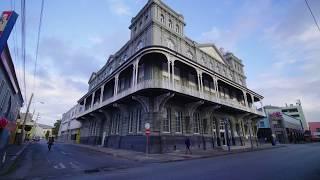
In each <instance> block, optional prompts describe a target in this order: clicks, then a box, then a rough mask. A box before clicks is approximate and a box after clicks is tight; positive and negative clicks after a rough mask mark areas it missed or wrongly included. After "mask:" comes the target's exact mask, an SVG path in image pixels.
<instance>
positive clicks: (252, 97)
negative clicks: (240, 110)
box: [250, 94, 255, 109]
mask: <svg viewBox="0 0 320 180" xmlns="http://www.w3.org/2000/svg"><path fill="white" fill-rule="evenodd" d="M250 95H251V100H252V105H251V106H252V109H255V107H254V96H253V95H252V94H250Z"/></svg>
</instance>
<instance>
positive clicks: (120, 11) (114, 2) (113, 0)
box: [107, 0, 132, 16]
mask: <svg viewBox="0 0 320 180" xmlns="http://www.w3.org/2000/svg"><path fill="white" fill-rule="evenodd" d="M107 3H108V5H109V9H110V10H111V11H112V12H113V13H115V14H117V15H119V16H131V15H132V12H131V9H130V7H129V6H127V5H126V4H125V3H124V2H123V1H122V0H107Z"/></svg>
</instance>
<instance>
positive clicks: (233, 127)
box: [230, 119, 236, 146]
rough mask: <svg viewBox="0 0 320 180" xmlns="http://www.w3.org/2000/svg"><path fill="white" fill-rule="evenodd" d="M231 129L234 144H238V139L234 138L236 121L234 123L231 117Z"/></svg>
mask: <svg viewBox="0 0 320 180" xmlns="http://www.w3.org/2000/svg"><path fill="white" fill-rule="evenodd" d="M230 130H231V141H232V145H233V146H235V145H236V141H235V139H234V130H235V123H234V121H233V120H232V119H230Z"/></svg>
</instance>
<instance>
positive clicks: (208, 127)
mask: <svg viewBox="0 0 320 180" xmlns="http://www.w3.org/2000/svg"><path fill="white" fill-rule="evenodd" d="M184 27H185V22H184V18H183V16H182V15H181V14H178V13H176V12H175V11H174V10H172V9H171V8H170V7H168V6H167V5H165V4H164V3H163V2H161V1H160V0H149V1H148V3H147V4H146V5H145V6H144V7H143V8H142V10H141V11H140V12H139V13H138V14H137V16H135V17H134V18H133V19H132V21H131V25H130V26H129V28H130V30H131V38H130V40H129V41H128V42H127V43H126V44H125V45H124V46H123V47H122V48H121V49H120V50H119V51H118V52H116V53H115V54H114V55H111V56H110V57H109V59H108V61H107V62H106V64H105V65H104V66H103V67H102V68H101V70H99V71H98V72H94V73H92V75H91V77H90V79H89V90H88V92H87V93H86V94H85V95H84V96H83V97H82V98H81V99H80V100H79V101H78V105H77V106H78V108H77V109H78V111H77V115H76V117H77V119H78V120H79V121H81V123H82V126H81V130H80V131H81V138H80V142H81V143H85V144H93V145H98V144H99V145H103V146H106V147H112V148H123V149H131V150H136V151H145V150H146V148H147V147H146V136H145V129H144V124H145V123H147V122H148V123H150V124H151V134H150V145H149V146H148V148H149V152H151V153H159V152H160V153H161V152H169V151H173V150H176V149H184V141H185V139H186V137H189V138H190V139H191V142H192V144H193V147H194V148H201V149H207V148H214V147H217V146H221V145H226V144H227V143H230V144H231V145H249V144H250V143H249V140H250V139H251V140H255V139H256V134H257V127H256V122H257V119H258V118H260V117H263V116H264V113H263V112H262V111H259V110H258V109H257V108H256V105H257V103H258V102H260V103H261V100H262V99H263V97H262V96H261V95H259V94H257V93H255V92H253V91H252V90H250V89H248V88H247V87H246V77H245V75H244V71H243V64H242V61H241V60H240V59H239V58H237V57H236V56H235V55H233V54H232V53H221V52H220V51H219V50H218V49H217V48H216V46H215V45H214V44H198V43H196V42H194V41H192V40H191V39H189V38H187V37H186V36H185V35H184ZM260 105H261V106H262V103H261V104H260ZM227 137H229V138H227ZM252 142H254V141H251V143H252Z"/></svg>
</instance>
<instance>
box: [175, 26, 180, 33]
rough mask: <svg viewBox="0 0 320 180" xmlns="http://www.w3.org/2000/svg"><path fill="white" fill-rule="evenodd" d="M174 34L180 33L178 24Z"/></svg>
mask: <svg viewBox="0 0 320 180" xmlns="http://www.w3.org/2000/svg"><path fill="white" fill-rule="evenodd" d="M176 32H177V33H180V26H179V25H178V24H176Z"/></svg>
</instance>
